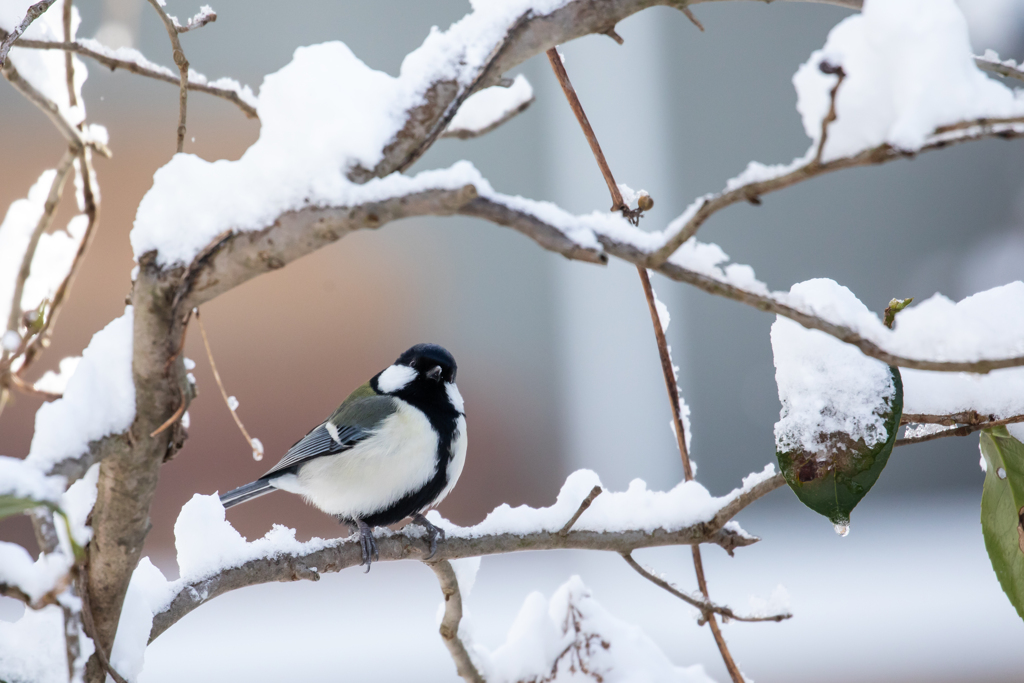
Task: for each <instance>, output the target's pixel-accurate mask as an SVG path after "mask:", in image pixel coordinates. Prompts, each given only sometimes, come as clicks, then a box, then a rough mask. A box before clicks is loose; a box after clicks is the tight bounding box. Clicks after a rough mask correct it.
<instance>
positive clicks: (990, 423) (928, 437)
mask: <svg viewBox="0 0 1024 683" xmlns="http://www.w3.org/2000/svg"><path fill="white" fill-rule="evenodd" d="M971 412H972V413H973V412H974V411H971ZM963 415H964V414H963V413H959V414H956V416H963ZM974 415H977V413H974ZM911 417H939V418H943V420H946V419H950V418H953V417H955V416H953V415H950V416H919V415H916V416H911ZM913 422H915V423H918V424H944V425H952V424H956V423H958V422H964V423H965V424H962V425H960V426H959V427H952V428H950V429H943V430H940V431H937V432H931V433H929V434H922V435H920V436H909V437H904V438H902V439H896V445H897V446H909V445H911V444H915V443H924V442H925V441H934V440H935V439H942V438H945V437H947V436H969V435H971V434H973V433H975V432H980V431H981V430H982V429H988V428H989V427H1000V426H1002V425H1008V424H1017V423H1019V422H1024V415H1014V416H1013V417H1006V418H1003V419H1001V420H996V419H994V418H990V419H988V420H984V421H982V422H973V421H967V420H960V419H956V420H954V421H953V422H946V421H940V420H935V421H931V422H929V421H921V422H918V421H917V420H914V421H913ZM903 424H907V423H906V422H903Z"/></svg>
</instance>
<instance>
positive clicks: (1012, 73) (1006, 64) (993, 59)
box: [974, 50, 1024, 82]
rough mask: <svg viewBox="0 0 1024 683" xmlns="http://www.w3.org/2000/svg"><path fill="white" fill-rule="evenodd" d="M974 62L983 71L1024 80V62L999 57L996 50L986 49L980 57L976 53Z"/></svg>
mask: <svg viewBox="0 0 1024 683" xmlns="http://www.w3.org/2000/svg"><path fill="white" fill-rule="evenodd" d="M974 64H975V66H977V67H978V68H979V69H981V70H982V71H988V72H989V73H994V74H999V75H1000V76H1005V77H1006V78H1013V79H1015V80H1018V81H1022V82H1024V64H1018V63H1017V62H1016V61H1014V60H1012V59H999V54H998V53H997V52H996V51H995V50H985V54H983V55H981V56H980V57H979V56H977V55H975V57H974Z"/></svg>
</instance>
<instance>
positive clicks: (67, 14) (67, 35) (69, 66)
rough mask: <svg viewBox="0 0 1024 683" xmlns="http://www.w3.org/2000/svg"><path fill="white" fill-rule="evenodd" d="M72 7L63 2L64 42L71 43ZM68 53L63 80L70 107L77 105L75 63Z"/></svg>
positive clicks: (66, 54) (68, 1) (65, 1)
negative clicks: (65, 84) (66, 88)
mask: <svg viewBox="0 0 1024 683" xmlns="http://www.w3.org/2000/svg"><path fill="white" fill-rule="evenodd" d="M72 7H74V5H73V3H72V2H71V0H64V42H65V43H70V42H71V8H72ZM72 59H73V58H72V56H71V53H70V52H65V53H64V78H65V80H66V81H67V84H68V104H69V105H71V106H72V107H75V106H77V105H78V96H77V95H75V63H74V62H73V61H72Z"/></svg>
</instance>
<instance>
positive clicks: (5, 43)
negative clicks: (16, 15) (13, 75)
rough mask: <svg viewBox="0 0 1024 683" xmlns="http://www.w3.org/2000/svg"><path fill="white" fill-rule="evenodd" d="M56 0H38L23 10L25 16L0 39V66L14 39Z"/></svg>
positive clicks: (3, 62)
mask: <svg viewBox="0 0 1024 683" xmlns="http://www.w3.org/2000/svg"><path fill="white" fill-rule="evenodd" d="M55 1H56V0H39V2H37V3H35V4H33V5H30V6H29V8H28V11H27V12H25V18H24V19H22V20H21V23H19V24H18V25H17V26H15V27H14V30H13V31H11V32H10V33H8V34H6V35H5V36H4V37H3V39H2V40H0V66H4V65H5V64H6V63H7V53H8V52H10V50H11V47H12V46H13V45H14V41H16V40H17V39H18V36H20V35H21V34H22V33H24V32H25V29H27V28H28V27H29V26H30V25H31V24H32V22H33V21H35V20H36V19H38V18H39V17H40V16H41V15H42V14H43V13H44V12H46V10H48V9H50V5H52V4H53V3H54V2H55Z"/></svg>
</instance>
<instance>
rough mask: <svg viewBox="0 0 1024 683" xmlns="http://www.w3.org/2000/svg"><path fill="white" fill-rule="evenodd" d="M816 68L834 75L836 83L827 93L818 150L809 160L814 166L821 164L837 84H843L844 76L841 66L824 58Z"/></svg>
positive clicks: (833, 119) (834, 103)
mask: <svg viewBox="0 0 1024 683" xmlns="http://www.w3.org/2000/svg"><path fill="white" fill-rule="evenodd" d="M818 70H819V71H821V73H823V74H827V75H833V76H836V84H835V85H834V86H832V91H831V92H830V93H829V104H828V113H827V114H825V118H823V119H822V120H821V139H820V140H818V151H817V152H815V154H814V161H812V162H811V163H812V164H814V165H815V166H818V165H820V164H821V155H822V153H823V152H824V151H825V142H826V141H827V140H828V125H829V124H830V123H832V122H833V121H835V120H836V94H838V92H839V86H840V85H842V84H843V79H844V78H846V72H845V71H843V67H841V66H836V65H834V64H830V63H828V62H826V61H824V60H823V61H822V62H821V64H819V65H818Z"/></svg>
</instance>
